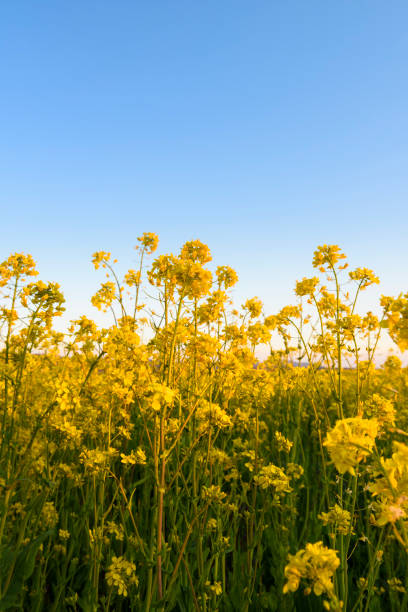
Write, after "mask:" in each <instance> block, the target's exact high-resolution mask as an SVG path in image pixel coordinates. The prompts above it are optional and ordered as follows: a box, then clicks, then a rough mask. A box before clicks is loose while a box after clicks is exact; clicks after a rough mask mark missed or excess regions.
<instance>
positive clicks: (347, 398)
mask: <svg viewBox="0 0 408 612" xmlns="http://www.w3.org/2000/svg"><path fill="white" fill-rule="evenodd" d="M157 244H158V238H157V236H156V235H155V234H151V233H145V234H143V235H142V236H141V237H140V238H139V239H138V247H137V248H138V254H139V263H140V265H138V269H136V270H129V271H128V272H127V273H126V274H125V275H124V277H123V278H120V277H118V275H117V273H116V261H115V260H113V259H112V258H111V254H110V253H107V252H103V251H101V252H97V253H95V254H94V256H93V264H94V266H95V268H96V269H99V271H100V272H101V271H102V272H103V274H104V275H105V278H104V279H103V282H102V284H101V287H100V289H99V290H98V291H97V293H96V294H95V295H94V296H93V298H92V303H93V305H94V306H95V307H97V308H98V309H99V310H102V311H106V312H107V313H110V315H111V320H110V323H109V326H108V327H106V328H101V327H98V326H97V325H96V324H95V323H94V322H93V321H92V320H89V319H88V318H86V317H82V318H80V319H78V320H76V321H72V324H71V327H70V328H69V330H68V331H67V333H65V334H62V333H60V332H57V331H56V330H55V327H54V320H55V318H56V317H58V316H59V315H61V314H62V312H63V311H64V307H63V304H64V298H63V295H62V293H61V291H60V288H59V285H58V284H56V283H45V282H42V281H39V280H37V279H36V278H35V277H36V276H37V274H38V273H37V271H36V267H35V262H34V260H33V259H32V257H31V256H30V255H25V254H22V253H15V254H13V255H11V256H10V257H9V258H8V259H7V260H5V261H4V262H3V263H1V264H0V287H1V295H2V297H1V300H2V303H1V310H0V329H1V346H0V379H1V381H0V384H1V387H0V424H1V437H0V610H27V611H30V612H38V611H43V610H44V611H47V612H57V611H65V610H67V611H73V610H83V611H85V612H94V611H95V612H96V611H107V610H113V611H125V610H132V611H143V612H148V611H149V610H158V611H161V612H164V611H167V610H169V611H170V610H174V611H180V612H191V611H203V612H206V611H216V610H218V611H220V612H222V611H226V612H229V611H244V612H247V611H262V610H276V611H284V612H285V611H290V610H306V611H313V610H324V609H326V610H347V611H351V612H354V611H355V612H357V611H359V612H360V611H361V612H362V611H368V610H373V611H380V610H381V611H383V610H391V611H395V612H399V611H401V610H408V563H407V561H408V557H407V553H408V440H407V436H408V370H407V368H403V367H402V365H401V361H400V360H399V359H398V358H397V357H395V356H391V357H389V358H388V359H387V360H386V362H385V363H384V364H383V365H382V366H381V367H375V350H376V347H377V343H378V340H379V337H380V333H385V334H390V336H391V338H392V339H393V341H394V342H395V343H396V344H397V345H398V346H399V347H400V348H401V349H402V350H405V349H406V348H407V347H408V294H405V295H404V294H401V295H400V296H398V297H395V298H392V297H382V299H381V309H382V316H381V317H380V319H378V318H377V317H376V316H374V315H373V314H372V313H371V312H368V313H367V314H365V315H362V314H357V313H358V303H359V300H358V298H359V295H360V292H361V291H363V290H366V289H367V288H368V287H369V286H370V285H371V284H373V283H378V278H377V277H376V276H375V275H374V273H373V272H372V271H371V270H368V269H366V268H357V269H355V270H353V271H351V272H349V271H348V269H347V263H345V256H344V254H343V253H342V252H341V250H340V249H339V247H337V246H335V245H329V246H328V245H324V246H321V247H318V248H317V250H316V252H315V254H314V259H313V265H314V267H315V268H316V275H317V276H316V277H313V278H304V279H303V280H302V281H299V282H297V283H296V289H295V297H294V305H292V306H287V307H285V308H283V309H282V310H281V311H280V312H279V313H277V314H274V315H268V316H266V315H265V313H264V312H263V305H262V303H261V301H260V300H259V299H258V298H252V299H249V300H247V301H246V303H245V304H244V305H243V306H242V308H241V310H239V311H238V310H235V309H234V306H233V304H232V300H231V288H232V287H233V286H234V285H235V283H236V282H237V280H238V279H237V275H236V273H235V272H234V270H232V269H231V268H229V267H228V266H220V267H218V268H216V271H215V272H211V271H210V270H209V268H208V263H209V262H210V261H211V254H210V251H209V249H208V247H207V246H206V245H205V244H203V243H201V242H199V241H198V240H197V241H191V242H187V243H186V244H185V245H184V246H183V247H182V249H181V251H180V253H179V255H177V256H174V255H161V256H159V257H157V258H156V259H154V256H153V255H152V254H153V252H154V251H155V250H156V248H157ZM146 296H148V297H146ZM146 300H147V304H144V303H142V302H143V301H146ZM141 338H145V339H146V340H145V341H144V342H142V340H141ZM278 338H279V342H278V341H277V339H278ZM268 346H269V347H270V350H269V357H268V358H266V359H264V360H258V359H257V357H256V355H259V349H261V350H263V351H265V352H266V350H267V349H268ZM274 346H275V347H276V346H279V347H280V348H279V350H276V349H275V350H274ZM262 347H263V348H262ZM350 364H351V366H352V367H349V366H350ZM300 366H302V367H300Z"/></svg>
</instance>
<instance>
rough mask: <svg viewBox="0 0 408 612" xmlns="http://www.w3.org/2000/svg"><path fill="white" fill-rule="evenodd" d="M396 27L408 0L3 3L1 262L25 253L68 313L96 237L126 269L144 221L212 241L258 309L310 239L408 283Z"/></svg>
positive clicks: (273, 306) (404, 39)
mask: <svg viewBox="0 0 408 612" xmlns="http://www.w3.org/2000/svg"><path fill="white" fill-rule="evenodd" d="M407 23H408V3H407V2H406V1H405V0H404V1H400V2H399V1H394V0H388V1H387V2H384V1H383V0H359V1H357V2H356V1H355V0H353V1H351V0H350V1H347V0H344V1H341V2H335V1H329V2H328V1H327V0H311V1H308V2H306V1H304V0H299V1H291V0H288V1H284V2H283V1H280V0H279V1H278V0H267V1H261V0H253V1H249V0H245V1H243V0H221V1H220V0H206V1H198V0H197V1H193V0H188V1H187V0H186V1H181V0H180V1H179V0H172V1H170V0H167V1H163V0H162V1H159V0H145V1H137V0H115V1H111V0H109V1H108V0H41V1H39V2H33V1H32V0H2V2H1V3H0V58H1V60H0V83H1V95H0V134H1V137H0V205H1V229H2V232H1V245H0V250H1V254H0V258H1V259H3V258H5V257H6V256H7V255H8V254H9V253H10V252H11V251H17V250H22V251H25V252H30V253H32V254H33V256H34V257H35V259H36V260H37V261H38V263H39V268H40V271H41V275H42V277H44V278H45V279H46V280H57V281H58V282H60V284H61V285H62V288H63V290H64V291H65V294H66V296H67V298H68V300H69V308H70V310H69V312H70V314H72V316H79V314H80V313H81V312H82V311H83V312H85V311H86V312H88V313H90V312H92V310H91V309H90V308H89V306H88V300H89V297H90V295H91V294H92V293H93V292H94V291H95V290H96V287H97V284H98V280H99V279H100V277H99V276H98V275H97V273H95V272H94V271H93V269H92V266H91V263H90V257H91V254H92V252H94V251H96V250H100V249H104V250H109V251H112V252H113V253H114V254H115V255H117V256H118V257H119V258H120V260H121V261H122V262H123V263H124V265H128V266H129V267H131V266H132V265H134V262H135V253H134V251H133V250H132V247H133V246H134V244H135V243H136V236H139V235H140V234H141V233H142V232H144V231H154V232H156V233H158V234H159V236H160V238H161V244H160V252H171V251H173V252H174V251H177V250H178V249H179V247H180V246H181V244H182V243H183V242H184V241H186V240H189V239H192V238H200V239H201V240H202V241H204V242H206V243H208V244H209V246H210V247H211V249H212V251H213V255H214V260H215V263H216V264H229V265H232V266H233V267H235V268H236V270H237V272H238V274H239V276H240V284H239V288H238V289H237V290H236V295H237V299H241V298H242V299H243V298H244V296H246V297H250V296H253V295H258V296H259V297H261V298H262V299H263V300H264V301H265V303H266V307H267V310H268V312H274V311H276V310H277V309H278V308H280V307H281V306H283V305H284V304H286V303H288V302H291V300H292V289H293V286H294V282H295V280H296V279H297V278H301V277H302V276H306V275H310V274H311V272H312V269H311V259H312V253H313V250H314V248H315V247H316V246H317V245H318V244H323V243H337V244H339V245H340V246H342V247H343V248H344V250H345V251H346V252H347V254H348V255H349V257H350V262H351V265H354V266H357V265H365V266H368V267H371V268H374V269H375V271H376V272H377V273H378V274H379V275H380V277H381V279H382V281H383V282H382V285H381V288H380V292H383V293H386V294H396V293H399V292H400V291H402V290H404V291H406V290H407V289H408V273H407V269H408V266H407V260H408V257H407V242H408V241H407V235H408V232H407V230H408V205H407V204H408V201H407V195H408V172H407V161H408V139H407V136H408V130H407V128H408V113H407V109H408V74H407V72H408V69H407V67H408V34H407ZM378 294H379V292H377V291H376V290H374V291H372V292H371V295H372V296H373V300H375V299H376V297H377V295H378ZM367 304H368V302H367Z"/></svg>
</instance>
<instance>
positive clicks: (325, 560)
mask: <svg viewBox="0 0 408 612" xmlns="http://www.w3.org/2000/svg"><path fill="white" fill-rule="evenodd" d="M339 565H340V560H339V558H338V557H337V551H335V550H332V549H330V548H327V547H326V546H323V542H316V543H315V544H306V548H305V549H302V550H299V551H298V552H297V553H296V555H289V563H288V564H287V565H286V567H285V578H286V580H287V582H286V584H285V586H284V587H283V592H284V593H288V592H289V591H292V592H293V591H296V590H297V589H298V588H299V585H300V581H301V580H304V581H305V582H306V585H307V589H306V593H309V592H310V591H311V590H313V592H314V593H315V595H323V594H325V595H327V596H328V597H329V600H330V602H331V604H332V609H333V608H334V609H336V607H337V609H340V608H341V603H340V602H338V600H337V598H336V597H335V595H334V586H333V576H334V574H335V572H336V569H337V568H338V566H339Z"/></svg>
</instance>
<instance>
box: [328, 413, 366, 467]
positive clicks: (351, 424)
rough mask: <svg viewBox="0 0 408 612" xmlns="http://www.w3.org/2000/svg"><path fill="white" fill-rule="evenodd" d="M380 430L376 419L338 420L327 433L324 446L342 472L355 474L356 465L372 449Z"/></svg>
mask: <svg viewBox="0 0 408 612" xmlns="http://www.w3.org/2000/svg"><path fill="white" fill-rule="evenodd" d="M377 432H378V423H377V420H376V419H362V418H361V417H354V418H349V419H342V420H341V421H337V423H336V425H335V427H334V428H333V429H331V430H330V431H329V432H328V433H327V437H326V440H325V442H324V443H323V444H324V446H326V447H327V450H328V451H329V454H330V457H331V459H332V461H333V462H334V464H335V466H336V469H337V470H338V471H339V472H340V474H344V473H345V472H347V471H348V472H350V474H353V475H354V474H355V470H354V468H355V466H356V465H357V464H358V463H360V461H362V460H364V459H365V458H366V457H367V456H368V455H369V454H370V453H371V451H372V449H373V446H374V444H375V438H376V436H377Z"/></svg>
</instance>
